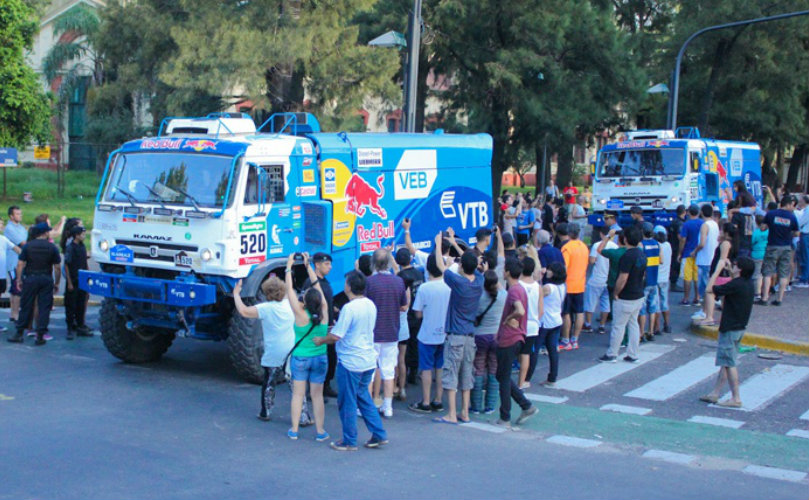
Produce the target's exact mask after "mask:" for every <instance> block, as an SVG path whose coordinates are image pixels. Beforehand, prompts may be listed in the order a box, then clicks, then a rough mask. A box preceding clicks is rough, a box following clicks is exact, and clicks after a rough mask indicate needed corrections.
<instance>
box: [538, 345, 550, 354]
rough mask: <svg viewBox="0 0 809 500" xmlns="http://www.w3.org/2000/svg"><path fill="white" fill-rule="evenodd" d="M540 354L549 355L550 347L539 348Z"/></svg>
mask: <svg viewBox="0 0 809 500" xmlns="http://www.w3.org/2000/svg"><path fill="white" fill-rule="evenodd" d="M539 354H540V355H542V356H547V355H548V349H547V348H546V347H544V346H543V347H540V348H539Z"/></svg>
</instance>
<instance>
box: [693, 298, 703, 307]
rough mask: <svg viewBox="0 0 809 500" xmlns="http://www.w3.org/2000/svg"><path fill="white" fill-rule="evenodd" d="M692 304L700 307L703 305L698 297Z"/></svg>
mask: <svg viewBox="0 0 809 500" xmlns="http://www.w3.org/2000/svg"><path fill="white" fill-rule="evenodd" d="M691 305H692V306H694V307H698V306H701V305H702V302H701V301H699V300H697V299H694V301H693V302H691Z"/></svg>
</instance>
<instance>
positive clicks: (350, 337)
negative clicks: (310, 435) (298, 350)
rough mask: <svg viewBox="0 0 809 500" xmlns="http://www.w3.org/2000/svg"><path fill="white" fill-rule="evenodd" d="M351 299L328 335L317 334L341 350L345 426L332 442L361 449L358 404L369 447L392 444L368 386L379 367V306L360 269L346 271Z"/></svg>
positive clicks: (341, 447)
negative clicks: (376, 344)
mask: <svg viewBox="0 0 809 500" xmlns="http://www.w3.org/2000/svg"><path fill="white" fill-rule="evenodd" d="M343 291H344V292H345V294H346V296H347V297H348V299H349V302H348V304H346V305H345V306H343V309H342V310H341V311H340V318H339V319H338V320H337V324H336V325H334V328H333V329H332V331H331V332H330V333H329V335H328V336H326V337H315V338H313V339H312V342H314V343H315V345H322V344H333V343H335V342H336V344H337V345H336V350H337V406H338V409H339V412H340V422H341V423H342V426H343V439H342V440H340V441H336V442H333V443H331V447H332V448H333V449H335V450H337V451H356V450H357V408H359V410H360V413H361V414H362V418H363V419H364V420H365V426H366V427H368V431H369V432H370V433H371V439H369V440H368V441H366V442H365V447H366V448H378V447H379V446H382V445H385V444H388V435H387V433H386V432H385V429H384V428H383V427H382V417H380V415H379V411H377V409H376V406H374V401H373V399H372V398H371V393H370V391H369V390H368V386H369V384H370V383H371V380H372V379H373V376H374V369H375V368H376V351H375V350H374V326H375V325H376V306H374V303H373V302H371V301H370V299H368V298H367V297H365V276H363V274H362V273H360V272H358V271H351V272H349V273H348V274H347V275H346V281H345V286H344V290H343Z"/></svg>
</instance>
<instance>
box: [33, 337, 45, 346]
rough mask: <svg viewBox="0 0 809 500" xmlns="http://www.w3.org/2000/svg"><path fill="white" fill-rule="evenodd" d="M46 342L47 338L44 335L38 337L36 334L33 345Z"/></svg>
mask: <svg viewBox="0 0 809 500" xmlns="http://www.w3.org/2000/svg"><path fill="white" fill-rule="evenodd" d="M47 343H48V339H46V338H45V337H44V336H42V337H40V336H39V335H37V339H36V340H35V341H34V345H45V344H47Z"/></svg>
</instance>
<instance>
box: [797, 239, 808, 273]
mask: <svg viewBox="0 0 809 500" xmlns="http://www.w3.org/2000/svg"><path fill="white" fill-rule="evenodd" d="M798 261H799V262H800V263H801V279H800V281H803V282H804V283H809V234H806V233H801V239H800V241H798Z"/></svg>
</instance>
